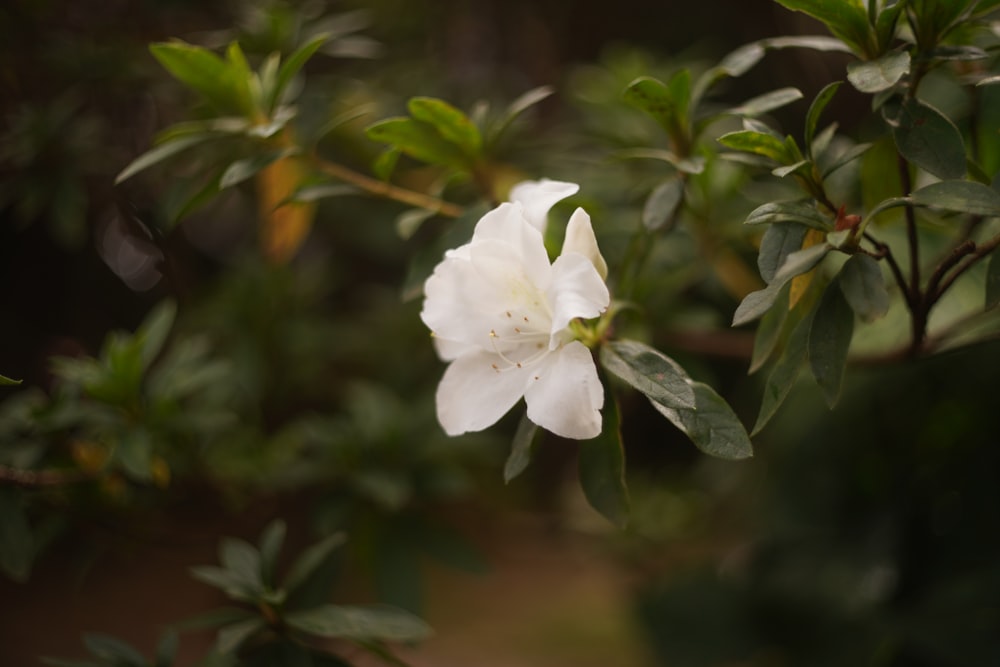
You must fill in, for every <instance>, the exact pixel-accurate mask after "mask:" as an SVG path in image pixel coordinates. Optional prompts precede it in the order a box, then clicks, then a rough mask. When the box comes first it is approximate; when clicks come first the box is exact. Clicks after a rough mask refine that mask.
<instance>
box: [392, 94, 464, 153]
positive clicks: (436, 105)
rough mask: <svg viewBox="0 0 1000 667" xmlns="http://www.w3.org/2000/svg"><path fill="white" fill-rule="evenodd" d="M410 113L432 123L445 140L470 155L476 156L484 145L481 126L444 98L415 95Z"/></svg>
mask: <svg viewBox="0 0 1000 667" xmlns="http://www.w3.org/2000/svg"><path fill="white" fill-rule="evenodd" d="M408 108H409V110H410V114H411V115H412V116H413V117H414V118H416V119H417V120H419V121H423V122H424V123H427V124H428V125H431V126H433V127H434V129H436V130H437V131H438V134H440V135H441V136H442V137H444V139H445V140H447V141H449V142H451V143H453V144H455V145H456V146H458V148H459V149H460V150H461V151H462V152H463V153H464V154H465V155H467V156H469V157H476V156H477V155H478V154H479V151H480V149H481V148H482V145H483V137H482V135H481V134H480V133H479V128H478V127H476V126H475V124H474V123H473V122H472V121H471V120H469V117H468V116H466V115H465V113H464V112H462V111H461V110H459V109H456V108H455V107H453V106H452V105H450V104H448V103H447V102H445V101H444V100H438V99H434V98H432V97H414V98H413V99H411V100H410V102H409V104H408Z"/></svg>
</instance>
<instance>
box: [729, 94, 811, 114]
mask: <svg viewBox="0 0 1000 667" xmlns="http://www.w3.org/2000/svg"><path fill="white" fill-rule="evenodd" d="M800 99H802V91H801V90H799V89H798V88H779V89H778V90H772V91H771V92H769V93H764V94H763V95H758V96H757V97H754V98H752V99H749V100H747V101H746V102H744V103H743V104H741V105H739V106H737V107H733V108H732V109H730V110H729V113H731V114H733V115H737V116H759V115H761V114H764V113H767V112H768V111H773V110H775V109H779V108H781V107H783V106H785V105H786V104H790V103H792V102H795V101H796V100H800Z"/></svg>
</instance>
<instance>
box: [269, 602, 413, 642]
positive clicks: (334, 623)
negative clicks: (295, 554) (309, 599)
mask: <svg viewBox="0 0 1000 667" xmlns="http://www.w3.org/2000/svg"><path fill="white" fill-rule="evenodd" d="M285 622H286V623H287V624H288V625H289V627H291V628H294V629H296V630H298V631H300V632H304V633H306V634H310V635H316V636H318V637H328V638H334V639H348V640H353V641H373V640H376V641H391V642H416V641H420V640H423V639H426V638H427V637H429V636H430V635H431V632H432V631H431V628H430V626H428V625H427V624H426V623H425V622H424V621H422V620H421V619H419V618H417V617H416V616H414V615H413V614H411V613H409V612H407V611H403V610H402V609H396V608H394V607H387V606H372V607H349V606H336V605H331V604H327V605H322V606H319V607H314V608H312V609H305V610H302V611H294V612H291V613H289V614H287V615H286V616H285Z"/></svg>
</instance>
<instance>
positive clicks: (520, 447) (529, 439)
mask: <svg viewBox="0 0 1000 667" xmlns="http://www.w3.org/2000/svg"><path fill="white" fill-rule="evenodd" d="M537 434H538V426H537V425H536V424H535V423H534V422H532V421H531V420H530V419H528V415H527V414H525V415H524V416H522V417H521V422H520V423H519V424H518V425H517V431H516V432H515V433H514V440H513V442H511V444H510V456H508V457H507V462H506V463H505V464H504V467H503V481H504V484H510V482H511V480H513V479H514V478H515V477H517V476H518V475H520V474H521V473H522V472H524V470H525V469H526V468H527V467H528V464H529V463H531V446H532V443H533V442H534V441H535V436H536V435H537Z"/></svg>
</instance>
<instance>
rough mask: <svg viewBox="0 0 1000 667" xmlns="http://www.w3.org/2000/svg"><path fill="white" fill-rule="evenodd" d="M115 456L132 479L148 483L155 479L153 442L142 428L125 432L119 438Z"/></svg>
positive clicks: (138, 427)
mask: <svg viewBox="0 0 1000 667" xmlns="http://www.w3.org/2000/svg"><path fill="white" fill-rule="evenodd" d="M115 456H116V458H117V459H118V460H119V461H120V462H121V464H122V467H123V468H124V469H125V472H127V473H128V474H129V476H130V477H132V478H134V479H136V480H139V481H143V482H148V481H151V480H152V478H153V440H152V438H151V436H150V435H149V432H148V431H147V430H146V429H145V428H143V427H140V426H137V427H134V428H130V429H128V430H127V431H124V432H123V433H122V434H121V435H120V436H119V438H118V442H117V446H116V447H115Z"/></svg>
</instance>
